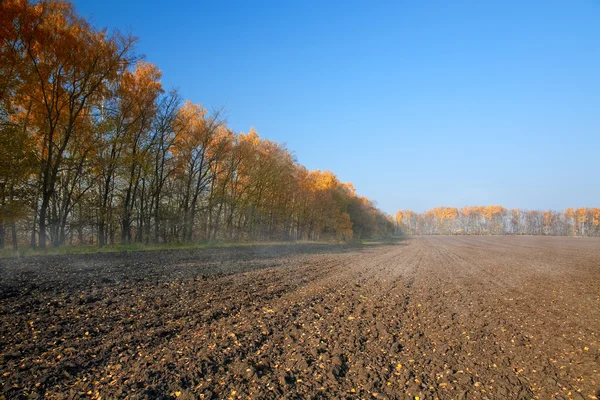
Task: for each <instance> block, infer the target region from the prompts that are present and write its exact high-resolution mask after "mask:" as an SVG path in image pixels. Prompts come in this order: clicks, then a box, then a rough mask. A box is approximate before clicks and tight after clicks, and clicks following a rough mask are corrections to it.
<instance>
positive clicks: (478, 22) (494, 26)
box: [74, 0, 600, 213]
mask: <svg viewBox="0 0 600 400" xmlns="http://www.w3.org/2000/svg"><path fill="white" fill-rule="evenodd" d="M74 3H75V6H76V9H77V11H78V12H79V13H80V14H81V15H82V16H83V17H85V18H88V19H89V20H91V21H92V23H93V24H94V25H95V26H97V27H108V28H109V29H113V28H117V29H119V30H121V31H125V32H131V33H133V34H134V35H135V36H138V37H139V38H140V42H139V45H138V51H139V52H140V53H142V54H144V55H145V56H146V60H147V61H150V62H153V63H155V64H157V65H158V67H159V68H160V69H161V70H162V71H163V84H164V85H165V86H166V87H167V88H171V87H178V88H179V89H180V92H181V94H182V96H183V97H185V98H188V99H190V100H191V101H193V102H195V103H200V104H203V105H204V106H205V107H207V108H209V109H216V108H220V107H225V109H226V112H227V120H228V123H229V125H230V127H231V128H232V129H234V130H235V131H247V130H248V129H249V128H250V126H254V127H255V129H256V130H257V131H258V132H259V134H260V135H261V136H262V137H264V138H268V139H271V140H274V141H277V142H281V143H286V144H287V146H288V148H289V149H290V150H291V151H292V152H293V153H294V154H295V155H296V157H297V159H298V161H299V162H300V163H302V164H303V165H305V166H306V167H308V168H310V169H330V170H332V171H333V172H334V173H335V174H337V175H338V177H339V178H340V179H341V180H342V181H350V182H352V183H353V184H354V185H355V187H356V189H357V191H358V193H359V194H361V195H363V196H367V197H369V198H370V199H372V200H375V201H376V202H377V203H378V205H379V206H380V208H382V209H383V210H384V211H387V212H390V213H392V212H394V211H395V210H397V209H399V208H401V209H404V208H409V209H413V210H415V211H424V210H426V209H429V208H431V207H434V206H458V207H460V206H463V205H475V204H478V205H485V204H500V205H504V206H506V207H510V208H512V207H519V208H531V209H548V208H549V209H563V208H566V207H569V206H575V207H577V206H589V207H591V206H599V205H600V179H599V177H600V0H574V1H564V0H561V1H553V0H544V1H541V0H540V1H535V0H528V1H500V0H498V1H478V0H477V1H476V0H473V1H460V0H459V1H418V0H413V1H400V0H398V1H390V2H383V1H374V2H366V1H304V0H303V1H272V2H267V1H244V2H235V1H216V0H215V1H210V2H208V1H193V0H188V1H177V0H171V1H148V0H144V1H134V0H132V1H123V0H103V1H88V0H85V1H84V0H75V1H74Z"/></svg>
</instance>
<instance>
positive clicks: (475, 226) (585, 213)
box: [395, 206, 600, 236]
mask: <svg viewBox="0 0 600 400" xmlns="http://www.w3.org/2000/svg"><path fill="white" fill-rule="evenodd" d="M415 216H416V217H415ZM395 222H396V231H397V232H401V233H404V234H409V235H448V234H452V235H554V236H558V235H562V236H600V226H599V225H600V208H578V209H574V208H569V209H566V210H564V211H562V212H557V211H550V210H547V211H537V210H519V209H511V210H507V209H506V208H504V207H501V206H474V207H463V208H461V209H460V210H459V209H456V208H453V207H436V208H433V209H431V210H429V211H427V212H425V213H422V214H415V213H414V212H412V211H410V210H401V211H398V212H397V213H396V221H395Z"/></svg>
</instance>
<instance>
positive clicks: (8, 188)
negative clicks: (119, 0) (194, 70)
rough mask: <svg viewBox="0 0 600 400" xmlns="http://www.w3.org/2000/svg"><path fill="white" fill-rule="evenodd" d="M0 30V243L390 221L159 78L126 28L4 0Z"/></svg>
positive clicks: (325, 236) (348, 235) (294, 232)
mask: <svg viewBox="0 0 600 400" xmlns="http://www.w3.org/2000/svg"><path fill="white" fill-rule="evenodd" d="M0 38H1V48H0V248H1V247H4V246H5V245H6V243H7V242H8V241H10V242H11V243H12V246H14V247H17V246H18V245H23V244H28V245H30V246H32V247H41V248H44V247H46V246H47V245H48V244H49V243H51V244H52V245H54V246H60V245H63V244H65V243H87V244H95V245H99V246H104V245H107V244H115V243H132V242H143V243H170V242H195V241H205V240H249V239H252V240H300V239H310V240H330V239H334V240H349V239H352V238H357V237H372V236H382V235H388V234H390V233H391V232H392V230H393V221H392V220H391V218H389V217H387V216H386V215H384V214H383V213H382V212H381V211H379V210H378V209H377V208H376V207H375V205H374V204H373V203H372V202H371V201H369V200H368V199H366V198H363V197H359V196H357V194H356V193H355V191H354V188H353V187H352V185H350V184H345V183H342V182H340V181H339V180H338V179H337V177H336V176H335V175H333V174H332V173H330V172H322V171H308V170H307V169H306V168H304V167H303V166H301V165H299V164H298V163H297V161H296V160H295V159H294V157H293V155H292V154H291V153H290V152H289V151H288V150H287V149H286V148H285V147H284V146H283V145H281V144H278V143H275V142H272V141H270V140H265V139H261V138H260V136H259V135H258V133H257V132H255V131H254V130H253V129H251V130H250V131H249V132H247V133H236V132H233V131H232V130H231V129H230V128H229V127H228V126H227V123H226V121H225V120H224V119H223V118H222V115H221V113H219V112H212V113H211V112H209V111H207V110H206V109H204V108H203V107H202V106H200V105H198V104H193V103H191V102H189V101H184V100H183V99H181V98H180V96H179V94H178V93H177V91H174V90H166V89H165V88H163V86H162V83H161V72H160V70H159V69H158V67H157V66H155V65H153V64H151V63H149V62H146V61H142V60H141V59H140V57H139V56H137V55H136V54H135V42H136V39H135V38H133V37H131V36H126V35H121V34H119V33H118V32H115V33H109V32H107V31H106V30H98V29H96V28H94V27H92V26H90V25H89V24H88V23H87V22H86V21H85V20H84V19H82V18H81V17H79V16H78V15H77V14H76V13H75V11H74V9H73V7H72V5H71V4H69V3H68V2H64V1H39V2H29V1H26V0H7V1H3V2H2V3H1V6H0ZM7 239H8V240H7Z"/></svg>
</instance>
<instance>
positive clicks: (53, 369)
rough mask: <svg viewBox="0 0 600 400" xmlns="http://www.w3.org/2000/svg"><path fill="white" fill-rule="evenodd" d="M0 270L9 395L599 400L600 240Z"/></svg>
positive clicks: (280, 249) (246, 254) (85, 262)
mask: <svg viewBox="0 0 600 400" xmlns="http://www.w3.org/2000/svg"><path fill="white" fill-rule="evenodd" d="M0 271H1V274H0V277H1V280H0V398H1V397H2V395H3V396H4V397H5V398H7V399H8V398H10V399H12V398H51V399H54V398H86V397H87V398H98V397H101V398H104V399H111V398H148V399H155V398H179V399H194V398H204V399H212V398H215V399H222V398H234V399H237V398H241V399H246V398H260V399H263V398H266V399H278V398H288V399H304V398H348V399H354V398H357V399H358V398H366V399H386V398H387V399H405V398H406V399H415V397H416V396H418V397H419V398H420V399H435V398H439V399H530V398H539V399H550V398H557V399H558V398H562V399H594V398H596V397H597V396H600V392H599V390H600V343H599V336H600V240H595V239H578V238H552V237H537V238H536V237H422V238H411V239H408V240H405V241H402V242H400V243H397V244H392V245H368V246H363V247H360V248H352V247H343V246H319V245H305V246H273V247H266V246H256V247H239V248H228V249H213V250H194V251H161V252H143V253H129V254H98V255H82V256H55V257H46V258H25V259H21V260H6V259H5V260H0Z"/></svg>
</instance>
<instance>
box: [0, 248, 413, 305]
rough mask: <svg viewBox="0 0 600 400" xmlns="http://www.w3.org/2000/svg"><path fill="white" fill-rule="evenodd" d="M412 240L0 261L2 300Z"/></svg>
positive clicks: (242, 268)
mask: <svg viewBox="0 0 600 400" xmlns="http://www.w3.org/2000/svg"><path fill="white" fill-rule="evenodd" d="M407 240H408V238H402V237H393V238H387V239H381V240H369V241H365V242H363V243H361V242H355V243H346V244H327V243H292V244H291V243H281V244H259V245H240V246H228V247H213V248H210V247H207V248H200V249H172V250H152V251H129V252H118V253H117V252H115V253H91V254H70V255H47V256H31V257H21V258H8V259H0V299H5V298H9V297H14V296H21V295H26V294H28V293H32V292H34V291H35V292H38V291H41V292H46V291H54V290H57V289H59V290H60V289H67V290H69V289H84V288H86V287H88V288H90V287H94V288H99V287H103V286H110V285H114V284H117V285H120V284H125V285H127V284H137V283H142V282H149V281H153V282H164V281H174V280H185V279H209V278H216V277H220V276H224V275H232V274H237V273H242V272H248V271H252V270H256V269H262V268H270V267H277V266H280V265H282V263H283V260H285V259H286V258H287V257H292V256H299V255H300V256H301V255H311V254H338V253H345V252H351V251H368V250H369V249H373V248H375V247H380V246H389V245H406V241H407Z"/></svg>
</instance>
